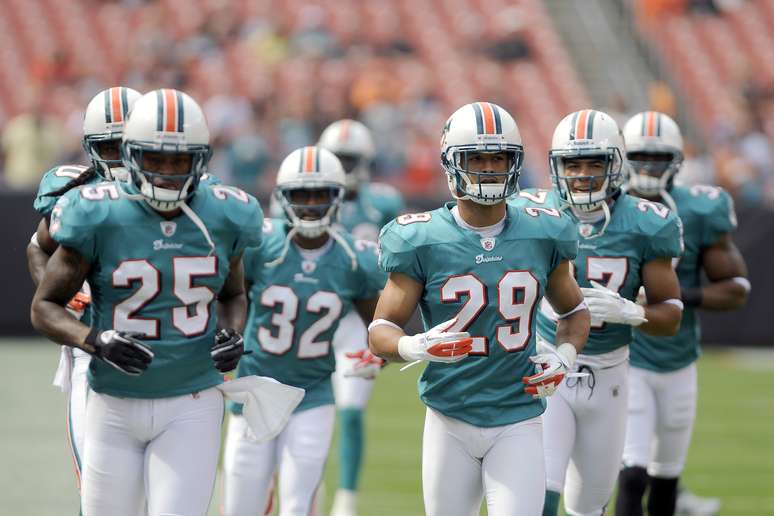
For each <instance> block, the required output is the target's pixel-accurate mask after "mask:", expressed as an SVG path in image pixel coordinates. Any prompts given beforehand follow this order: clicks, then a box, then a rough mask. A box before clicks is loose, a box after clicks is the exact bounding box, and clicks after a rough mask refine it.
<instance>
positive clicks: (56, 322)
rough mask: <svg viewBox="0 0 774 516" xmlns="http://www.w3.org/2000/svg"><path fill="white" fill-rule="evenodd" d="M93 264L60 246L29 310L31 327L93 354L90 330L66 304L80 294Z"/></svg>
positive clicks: (48, 266) (75, 252)
mask: <svg viewBox="0 0 774 516" xmlns="http://www.w3.org/2000/svg"><path fill="white" fill-rule="evenodd" d="M90 268H91V264H90V263H89V262H88V261H87V260H86V259H85V258H84V257H83V256H81V255H80V253H78V252H77V251H75V250H74V249H71V248H68V247H63V246H60V247H59V248H58V249H57V250H56V252H54V254H53V256H51V258H50V259H49V260H48V265H47V267H46V273H45V275H44V276H43V278H42V280H41V281H40V284H39V285H38V290H37V292H35V296H34V297H33V298H32V307H31V311H30V315H31V320H32V326H33V327H34V328H35V329H36V330H37V331H39V332H40V333H42V334H43V335H45V336H46V337H48V338H49V339H51V340H53V341H54V342H58V343H59V344H64V345H67V346H73V347H77V348H81V349H84V350H85V351H87V352H88V353H94V351H95V348H94V347H93V346H91V345H89V344H86V337H87V336H88V335H89V327H88V326H86V325H85V324H83V323H81V322H80V321H79V320H78V319H76V318H75V317H74V316H73V315H71V314H70V313H69V312H68V311H67V310H66V308H65V307H66V306H67V302H68V301H70V299H72V297H73V296H74V295H75V294H76V293H77V292H78V290H79V289H80V288H81V285H82V284H83V281H84V279H85V278H86V275H87V274H88V273H89V269H90Z"/></svg>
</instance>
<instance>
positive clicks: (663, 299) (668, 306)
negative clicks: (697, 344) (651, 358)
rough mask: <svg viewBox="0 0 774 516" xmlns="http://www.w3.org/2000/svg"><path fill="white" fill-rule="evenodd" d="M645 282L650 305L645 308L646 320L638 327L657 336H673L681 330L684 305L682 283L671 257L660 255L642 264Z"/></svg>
mask: <svg viewBox="0 0 774 516" xmlns="http://www.w3.org/2000/svg"><path fill="white" fill-rule="evenodd" d="M642 285H643V287H645V295H646V297H647V299H648V304H647V305H645V306H644V307H643V308H644V310H645V313H644V317H645V319H647V320H646V321H645V322H643V323H642V324H641V325H639V327H638V328H639V329H640V330H642V331H643V332H645V333H648V334H650V335H655V336H670V335H674V334H675V333H677V330H678V329H680V320H681V319H682V317H683V308H682V303H681V301H680V283H679V281H678V279H677V274H676V273H675V270H674V268H673V267H672V260H671V258H668V257H665V258H657V259H655V260H651V261H649V262H646V263H645V265H643V267H642Z"/></svg>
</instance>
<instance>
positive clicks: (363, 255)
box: [355, 240, 387, 299]
mask: <svg viewBox="0 0 774 516" xmlns="http://www.w3.org/2000/svg"><path fill="white" fill-rule="evenodd" d="M355 253H356V254H357V265H358V270H359V271H360V274H361V276H360V280H359V281H360V285H361V286H362V290H361V292H360V295H359V296H358V299H367V298H372V297H375V296H377V295H378V294H379V291H380V290H382V289H383V288H384V284H385V283H387V273H386V272H384V271H383V270H382V269H381V268H379V263H378V260H379V256H378V246H377V244H376V243H375V242H369V241H368V240H355Z"/></svg>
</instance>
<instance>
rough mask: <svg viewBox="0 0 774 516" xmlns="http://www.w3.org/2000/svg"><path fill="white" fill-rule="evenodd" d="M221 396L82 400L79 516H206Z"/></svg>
mask: <svg viewBox="0 0 774 516" xmlns="http://www.w3.org/2000/svg"><path fill="white" fill-rule="evenodd" d="M222 419H223V395H222V394H221V393H220V391H219V390H217V389H215V388H210V389H207V390H205V391H202V392H199V393H195V394H187V395H184V396H176V397H172V398H157V399H139V398H116V397H113V396H108V395H105V394H99V393H96V392H94V391H91V392H90V393H89V401H88V404H87V406H86V442H85V460H84V468H83V491H82V494H81V503H82V507H83V514H84V516H137V515H138V514H144V513H145V497H147V509H148V512H147V513H148V515H149V516H204V515H206V514H207V509H208V508H209V505H210V498H211V497H212V490H213V486H214V483H215V473H216V468H217V464H218V451H219V450H220V425H221V421H222Z"/></svg>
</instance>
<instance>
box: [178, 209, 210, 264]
mask: <svg viewBox="0 0 774 516" xmlns="http://www.w3.org/2000/svg"><path fill="white" fill-rule="evenodd" d="M180 209H181V210H183V213H185V214H186V215H188V218H189V219H191V222H193V223H194V225H195V226H196V227H197V228H199V231H201V232H202V234H203V235H204V238H205V239H206V240H207V243H208V244H210V252H209V254H208V255H207V256H211V255H212V253H214V252H215V243H214V242H213V241H212V238H210V232H209V231H207V226H205V225H204V222H203V221H202V219H200V218H199V216H198V215H197V214H196V212H195V211H193V210H192V209H191V207H190V206H188V204H187V203H183V204H181V205H180Z"/></svg>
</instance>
